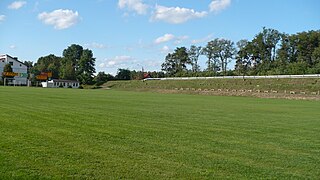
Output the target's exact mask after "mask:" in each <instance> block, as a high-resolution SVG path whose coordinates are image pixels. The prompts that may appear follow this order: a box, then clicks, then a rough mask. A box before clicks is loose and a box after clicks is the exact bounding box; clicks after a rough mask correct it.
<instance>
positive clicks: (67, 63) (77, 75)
mask: <svg viewBox="0 0 320 180" xmlns="http://www.w3.org/2000/svg"><path fill="white" fill-rule="evenodd" d="M61 64H62V66H61V68H60V71H61V78H62V79H71V80H78V81H80V83H81V84H92V83H93V78H94V76H93V73H95V67H94V66H95V58H93V53H92V51H91V50H89V49H83V47H82V46H80V45H76V44H72V45H71V46H69V47H68V48H67V49H65V50H64V51H63V58H62V61H61Z"/></svg>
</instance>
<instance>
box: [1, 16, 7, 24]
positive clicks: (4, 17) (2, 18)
mask: <svg viewBox="0 0 320 180" xmlns="http://www.w3.org/2000/svg"><path fill="white" fill-rule="evenodd" d="M4 20H6V16H5V15H0V23H1V22H2V21H4Z"/></svg>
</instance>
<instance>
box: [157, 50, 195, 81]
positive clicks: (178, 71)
mask: <svg viewBox="0 0 320 180" xmlns="http://www.w3.org/2000/svg"><path fill="white" fill-rule="evenodd" d="M188 64H191V61H190V58H189V54H188V52H187V48H185V47H178V48H176V49H175V50H174V52H173V53H169V54H168V55H167V56H166V59H165V62H164V63H163V64H162V65H161V67H162V70H163V71H165V72H166V73H167V74H170V75H177V76H182V75H183V74H184V73H186V72H187V65H188Z"/></svg>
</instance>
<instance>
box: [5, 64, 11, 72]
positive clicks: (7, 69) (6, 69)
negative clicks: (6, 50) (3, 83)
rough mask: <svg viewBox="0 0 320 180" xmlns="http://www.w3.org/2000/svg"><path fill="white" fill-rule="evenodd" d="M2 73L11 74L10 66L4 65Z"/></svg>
mask: <svg viewBox="0 0 320 180" xmlns="http://www.w3.org/2000/svg"><path fill="white" fill-rule="evenodd" d="M3 72H13V70H12V66H11V64H6V65H4V67H3Z"/></svg>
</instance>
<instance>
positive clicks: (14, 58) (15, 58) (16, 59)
mask: <svg viewBox="0 0 320 180" xmlns="http://www.w3.org/2000/svg"><path fill="white" fill-rule="evenodd" d="M1 55H5V56H7V57H10V58H11V59H13V60H15V61H17V62H19V63H21V64H23V65H25V66H27V65H26V64H24V63H23V62H21V61H19V60H18V58H17V57H12V56H10V55H8V54H1ZM27 67H28V66H27Z"/></svg>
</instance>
